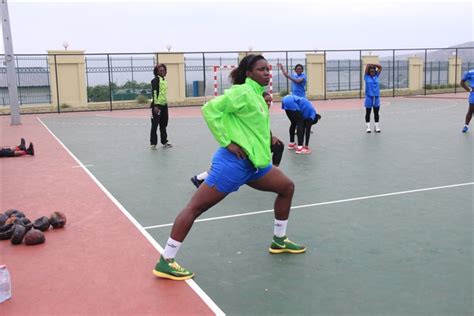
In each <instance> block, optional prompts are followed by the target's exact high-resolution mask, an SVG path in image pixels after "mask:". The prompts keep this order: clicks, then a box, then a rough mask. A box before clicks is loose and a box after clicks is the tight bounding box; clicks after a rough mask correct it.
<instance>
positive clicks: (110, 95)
mask: <svg viewBox="0 0 474 316" xmlns="http://www.w3.org/2000/svg"><path fill="white" fill-rule="evenodd" d="M107 73H108V74H109V102H110V111H112V81H111V73H110V56H109V54H107Z"/></svg>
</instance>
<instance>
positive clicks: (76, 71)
mask: <svg viewBox="0 0 474 316" xmlns="http://www.w3.org/2000/svg"><path fill="white" fill-rule="evenodd" d="M48 66H49V82H50V88H51V101H52V105H53V106H54V107H57V106H58V93H57V88H58V89H59V105H62V104H65V105H69V106H73V107H74V106H87V85H86V68H85V60H84V51H83V50H68V51H66V50H49V51H48ZM56 70H57V76H56ZM56 77H57V78H56ZM56 79H57V82H56Z"/></svg>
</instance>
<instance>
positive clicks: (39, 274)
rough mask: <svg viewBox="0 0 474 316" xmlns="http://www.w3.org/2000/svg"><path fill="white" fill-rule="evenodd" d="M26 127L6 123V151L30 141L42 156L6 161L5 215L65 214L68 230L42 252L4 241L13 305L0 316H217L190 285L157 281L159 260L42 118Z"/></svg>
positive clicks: (52, 235) (25, 121)
mask: <svg viewBox="0 0 474 316" xmlns="http://www.w3.org/2000/svg"><path fill="white" fill-rule="evenodd" d="M122 113H125V112H122ZM21 119H22V125H17V126H11V125H10V117H9V116H3V117H0V122H1V143H2V145H3V146H13V145H17V144H18V143H19V140H20V137H25V138H26V140H27V142H29V141H34V145H35V148H36V155H35V156H34V157H31V156H22V157H15V158H2V159H0V173H1V211H2V212H4V211H6V210H8V209H11V208H15V209H18V210H21V211H23V212H25V213H26V215H27V216H28V217H29V218H30V219H31V220H34V219H36V218H38V217H40V216H43V215H46V216H49V215H50V214H51V213H52V212H53V211H60V212H63V213H65V214H66V216H67V219H68V222H67V224H66V226H65V228H63V229H57V230H52V229H51V228H50V229H49V230H48V231H46V232H45V236H46V242H45V243H44V244H42V245H36V246H26V245H24V244H21V245H12V244H11V243H10V241H0V263H1V264H6V265H7V267H8V269H9V270H10V273H11V277H12V299H10V300H8V301H6V302H4V303H2V304H0V315H2V316H6V315H22V316H23V315H159V314H160V315H163V314H173V315H189V314H194V315H196V314H199V315H208V314H209V315H212V314H214V312H213V311H212V310H211V309H210V308H209V307H208V305H207V304H206V303H205V302H204V301H203V299H201V298H200V297H199V296H198V295H197V294H196V292H195V291H194V290H193V289H192V288H191V287H190V285H189V283H188V282H175V281H168V280H162V279H158V278H156V277H154V276H153V274H152V273H151V272H152V269H153V266H154V264H155V261H156V260H157V259H158V258H159V253H158V251H157V249H156V248H155V247H154V246H153V245H152V243H151V242H150V241H148V240H147V238H146V237H145V236H144V235H143V234H142V233H141V232H140V230H139V229H138V228H137V227H135V226H134V225H133V223H132V222H131V221H130V220H129V219H128V218H127V217H126V216H125V215H124V213H122V212H121V210H120V209H119V208H118V207H117V205H116V204H114V202H113V201H112V200H111V199H110V198H109V197H108V196H107V195H106V194H105V192H104V191H102V190H101V189H100V188H99V186H98V185H97V184H96V183H95V182H94V181H93V179H92V178H91V177H90V176H89V175H88V174H87V173H86V172H85V171H84V170H83V169H82V168H80V167H78V163H77V162H76V161H75V160H74V159H73V157H72V156H71V155H70V154H69V153H68V152H67V151H66V150H65V149H64V148H63V147H62V145H61V144H60V143H59V142H58V141H57V140H56V139H55V138H54V137H53V136H52V135H51V134H50V133H49V132H48V130H47V129H46V128H45V127H44V126H43V125H42V124H41V123H40V122H39V121H38V120H37V116H36V115H23V116H22V118H21ZM111 159H113V157H111ZM192 283H193V282H192ZM183 302H185V303H183Z"/></svg>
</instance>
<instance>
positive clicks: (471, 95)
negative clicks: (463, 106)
mask: <svg viewBox="0 0 474 316" xmlns="http://www.w3.org/2000/svg"><path fill="white" fill-rule="evenodd" d="M469 104H474V92H471V93H469Z"/></svg>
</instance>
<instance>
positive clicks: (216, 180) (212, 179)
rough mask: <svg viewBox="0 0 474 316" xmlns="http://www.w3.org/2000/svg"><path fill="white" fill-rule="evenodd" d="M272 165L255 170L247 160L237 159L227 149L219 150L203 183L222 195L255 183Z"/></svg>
mask: <svg viewBox="0 0 474 316" xmlns="http://www.w3.org/2000/svg"><path fill="white" fill-rule="evenodd" d="M272 167H273V166H272V164H271V163H269V164H268V166H266V167H264V168H255V167H254V166H253V164H252V163H251V162H250V160H248V159H239V158H238V157H237V156H236V155H235V154H234V153H232V152H230V151H229V150H227V148H223V147H221V148H219V149H218V150H217V151H216V152H215V154H214V157H212V165H211V169H210V171H209V175H208V176H207V178H206V180H205V183H206V184H207V185H208V186H210V187H216V189H217V191H219V192H222V193H226V194H227V193H231V192H234V191H237V190H238V189H239V188H240V187H241V186H242V185H244V184H246V183H247V182H250V181H255V180H258V179H260V178H261V177H263V176H264V175H266V174H267V173H268V172H269V171H270V170H271V169H272Z"/></svg>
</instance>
